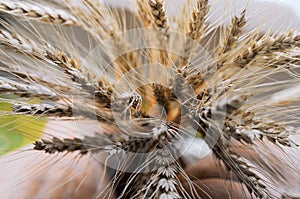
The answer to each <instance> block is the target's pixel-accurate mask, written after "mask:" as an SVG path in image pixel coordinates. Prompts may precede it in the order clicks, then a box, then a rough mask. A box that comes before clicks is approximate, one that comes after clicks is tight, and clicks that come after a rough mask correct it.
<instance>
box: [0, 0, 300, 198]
mask: <svg viewBox="0 0 300 199" xmlns="http://www.w3.org/2000/svg"><path fill="white" fill-rule="evenodd" d="M211 6H213V3H212V2H210V1H209V0H196V1H186V4H185V5H184V6H183V7H182V8H181V9H180V10H178V15H177V16H168V15H167V14H166V6H165V5H164V4H163V2H161V1H160V0H137V1H136V4H135V6H134V8H135V9H133V10H130V9H123V8H112V7H110V6H108V5H106V4H105V3H101V2H100V1H98V0H78V1H65V2H64V1H62V2H60V1H54V0H49V1H46V0H41V1H31V0H25V1H24V0H14V1H9V0H0V13H1V16H2V20H1V29H0V47H1V50H0V53H1V55H0V61H1V62H0V75H1V76H0V101H1V102H5V103H9V104H10V106H11V109H9V110H2V109H1V117H2V118H5V117H6V118H9V117H11V116H15V115H29V116H31V117H32V116H33V117H32V120H31V121H30V122H29V123H35V122H36V121H37V120H38V119H40V118H47V119H48V122H49V123H51V122H52V123H55V124H56V125H55V126H54V127H53V128H54V130H53V129H52V131H50V132H51V133H44V135H43V138H41V137H37V136H36V135H33V134H32V133H29V131H28V132H27V131H26V128H25V129H23V130H20V131H18V132H17V133H19V134H21V135H23V136H25V137H27V138H29V139H31V140H33V142H34V145H32V146H31V149H29V150H26V152H28V151H30V153H34V154H41V153H46V154H47V155H49V156H47V158H48V159H49V158H53V159H55V157H59V158H58V159H55V163H56V164H58V162H59V161H63V160H64V159H67V162H68V165H69V166H68V167H69V168H63V167H62V166H60V167H58V168H57V170H62V171H64V172H61V173H62V174H61V175H63V176H64V177H62V178H59V176H56V175H54V176H55V177H54V176H49V175H48V176H47V175H43V172H45V171H46V170H47V169H50V167H51V166H53V165H51V166H49V165H48V166H49V168H48V167H46V166H43V162H44V161H45V160H43V159H42V160H40V163H39V165H40V167H38V166H35V167H34V170H35V171H32V169H31V172H32V174H31V176H30V177H29V178H28V177H27V178H25V177H24V179H23V181H29V182H30V179H33V178H38V179H39V180H40V181H38V182H41V185H37V184H38V183H37V184H34V183H33V182H32V184H29V185H28V187H30V188H26V189H22V190H23V191H24V192H23V191H20V195H19V198H23V197H24V198H26V197H27V198H28V197H29V196H30V197H31V198H33V197H36V198H39V197H40V198H47V197H48V198H70V197H72V198H162V199H163V198H168V199H169V198H211V197H213V192H215V191H216V192H217V191H218V190H210V189H207V187H206V186H205V185H204V186H201V185H199V184H197V183H195V182H194V180H195V178H196V177H195V175H197V174H195V173H189V172H187V171H188V170H185V168H186V167H187V166H189V164H192V163H191V162H189V161H187V159H188V157H187V156H188V155H187V154H185V153H184V152H183V151H184V150H185V149H187V148H189V146H190V145H193V146H194V145H195V143H197V142H195V143H193V141H191V142H186V140H204V141H205V142H206V143H207V145H208V146H209V147H210V149H211V151H212V152H213V155H214V156H215V157H216V159H217V161H215V162H214V163H213V164H217V166H219V168H220V171H221V170H225V171H226V172H227V173H228V174H229V175H228V176H227V177H226V178H227V179H226V182H229V185H226V187H227V188H228V192H229V193H226V194H225V195H227V196H225V195H224V197H230V196H231V197H232V198H241V197H244V198H291V197H293V194H294V193H293V192H292V191H291V190H289V189H288V188H284V187H285V186H286V187H288V186H290V184H291V183H293V182H292V181H291V180H289V177H288V175H287V173H289V171H295V170H297V168H296V167H297V166H296V165H295V164H294V163H293V161H292V160H291V159H289V158H290V156H289V154H288V153H286V152H285V151H286V150H289V149H288V148H294V147H297V143H295V141H293V140H292V139H291V138H290V136H291V135H294V134H296V128H297V127H298V122H299V114H298V111H299V110H300V106H299V102H298V100H299V97H300V96H299V95H298V96H297V95H293V94H291V93H290V92H293V91H294V90H296V89H293V88H294V86H295V85H297V84H298V85H299V83H300V79H299V76H298V71H299V69H298V68H299V65H300V53H299V52H300V49H299V48H300V35H298V34H297V33H296V32H294V31H287V32H286V33H277V34H276V33H270V32H269V33H262V32H261V31H260V28H257V29H249V27H247V23H248V21H250V20H251V15H252V13H248V12H247V5H245V9H244V10H242V11H241V12H238V13H236V15H234V16H231V23H230V24H229V25H224V24H223V25H220V24H218V23H212V22H209V20H208V18H209V17H210V16H211V15H213V14H214V13H213V12H211ZM219 11H220V12H221V11H223V10H219ZM8 96H9V97H8ZM30 99H38V100H35V103H32V101H30ZM29 101H30V102H29ZM70 120H71V121H75V122H77V123H84V122H83V121H85V122H86V121H88V122H87V123H88V125H86V123H85V125H83V126H81V128H80V130H79V133H78V134H74V133H72V132H68V131H69V127H68V125H59V124H60V123H61V124H63V123H64V122H66V121H70ZM14 122H16V121H15V120H11V121H8V123H14ZM89 124H93V125H94V126H93V125H89ZM4 127H5V125H4ZM7 128H9V129H8V130H10V131H11V132H12V133H13V132H14V130H15V129H14V128H11V126H9V125H8V127H7ZM36 131H37V129H36ZM182 143H189V144H187V145H184V147H183V146H182ZM188 145H189V146H188ZM179 146H180V147H179ZM183 148H184V149H183ZM200 148H201V147H200ZM197 150H200V149H199V147H198V148H197V147H195V148H193V149H192V152H194V153H195V152H196V153H197ZM21 151H22V150H21ZM21 151H20V152H21ZM274 151H278V152H276V153H275V152H274ZM24 153H25V151H24ZM60 153H62V154H64V155H62V156H57V155H59V154H60ZM74 153H76V154H77V155H76V156H72V157H73V158H71V159H68V158H69V157H70V156H71V154H74ZM278 154H280V155H278ZM4 159H5V157H4ZM94 159H95V160H96V161H94ZM283 160H285V161H283ZM15 161H21V158H17V160H15ZM98 161H100V162H101V161H102V163H103V164H104V166H103V165H101V164H98ZM81 162H85V163H86V165H87V166H86V167H85V168H81V170H83V171H84V173H85V174H83V175H82V176H81V180H79V182H78V179H76V178H74V179H73V178H72V177H70V176H73V177H74V176H76V175H79V174H78V173H80V169H78V168H77V170H76V169H74V168H73V167H76V165H79V164H82V163H81ZM203 164H205V162H204V161H203ZM24 170H27V169H24ZM38 170H39V171H38ZM100 171H101V172H100ZM24 172H25V171H24ZM99 173H101V174H99ZM93 175H94V176H95V177H97V179H98V181H97V180H96V181H95V180H94V181H92V182H89V183H87V180H86V179H87V176H93ZM39 176H40V177H39ZM66 176H69V177H68V178H67V179H65V181H68V182H69V181H70V182H71V184H72V182H74V183H75V185H74V184H73V185H70V183H67V182H64V181H63V179H64V178H65V177H66ZM60 177H61V176H60ZM57 179H60V180H57ZM47 180H48V181H54V183H53V186H57V187H56V188H55V187H52V188H53V190H54V191H53V190H51V191H50V190H45V188H43V184H45V182H44V181H47ZM103 182H105V183H106V184H107V186H103ZM86 183H87V184H89V185H90V186H86V185H85V184H86ZM101 183H102V185H100V184H101ZM236 183H240V184H241V187H240V189H242V191H241V194H240V195H239V196H233V195H231V192H234V191H236V190H234V189H235V188H231V189H230V187H231V186H233V185H234V184H236ZM83 184H84V185H85V186H83ZM224 186H225V185H224ZM82 187H84V191H83V192H80V193H79V192H78V190H79V189H80V188H82ZM28 189H30V190H31V192H30V194H29V195H26V194H25V192H26V191H25V190H27V192H28ZM41 190H42V191H41ZM55 190H60V192H59V191H55ZM27 192H26V193H27ZM61 192H63V194H62V193H61ZM50 193H51V194H50ZM27 194H28V193H27ZM41 194H42V195H41ZM220 197H221V196H220ZM222 198H223V197H222Z"/></svg>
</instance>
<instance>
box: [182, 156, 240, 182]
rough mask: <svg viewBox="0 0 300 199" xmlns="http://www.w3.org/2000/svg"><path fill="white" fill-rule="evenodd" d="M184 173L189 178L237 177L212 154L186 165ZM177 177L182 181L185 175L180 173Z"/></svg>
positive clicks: (231, 178) (234, 178)
mask: <svg viewBox="0 0 300 199" xmlns="http://www.w3.org/2000/svg"><path fill="white" fill-rule="evenodd" d="M184 170H185V173H186V174H187V176H188V177H189V178H190V179H192V180H193V179H196V180H197V179H206V178H222V179H230V180H237V177H236V176H235V175H234V174H233V173H232V172H230V171H228V169H227V168H226V166H225V165H224V164H223V163H222V162H221V161H219V160H217V158H216V157H215V156H214V155H210V156H207V157H205V158H203V159H201V160H198V161H197V162H196V163H194V164H192V165H189V166H187V167H186V168H185V169H184ZM178 178H179V179H180V180H181V181H184V179H185V177H184V176H183V175H182V174H180V175H179V176H178Z"/></svg>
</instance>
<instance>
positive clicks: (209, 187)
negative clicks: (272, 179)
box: [182, 178, 253, 199]
mask: <svg viewBox="0 0 300 199" xmlns="http://www.w3.org/2000/svg"><path fill="white" fill-rule="evenodd" d="M193 184H194V187H195V189H196V192H197V194H198V195H199V197H201V198H203V199H218V198H222V199H234V198H239V199H248V198H249V199H250V198H251V199H252V198H253V196H251V194H250V193H249V192H248V190H247V189H246V188H245V186H244V185H242V184H241V183H238V182H232V181H229V180H224V179H217V178H210V179H204V180H195V181H193ZM182 185H183V186H184V188H185V189H186V190H187V191H190V184H189V183H188V182H185V183H183V184H182Z"/></svg>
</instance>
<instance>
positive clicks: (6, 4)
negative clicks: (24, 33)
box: [0, 0, 77, 25]
mask: <svg viewBox="0 0 300 199" xmlns="http://www.w3.org/2000/svg"><path fill="white" fill-rule="evenodd" d="M46 6H47V5H43V4H39V3H37V2H32V1H28V2H24V1H22V2H21V1H13V2H12V1H6V0H2V1H1V2H0V11H1V12H6V13H8V14H13V15H16V16H26V17H28V18H32V19H36V20H39V21H41V22H44V23H51V24H61V25H77V19H76V18H75V17H74V16H72V15H70V14H69V13H67V12H66V11H64V10H60V9H59V8H52V9H51V8H47V7H46Z"/></svg>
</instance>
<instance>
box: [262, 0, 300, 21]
mask: <svg viewBox="0 0 300 199" xmlns="http://www.w3.org/2000/svg"><path fill="white" fill-rule="evenodd" d="M262 1H268V0H262ZM271 1H275V2H278V3H282V4H284V5H286V6H288V7H290V8H291V9H293V10H294V11H295V14H297V15H298V17H299V18H300V0H271Z"/></svg>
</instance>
